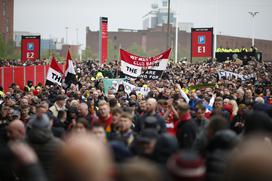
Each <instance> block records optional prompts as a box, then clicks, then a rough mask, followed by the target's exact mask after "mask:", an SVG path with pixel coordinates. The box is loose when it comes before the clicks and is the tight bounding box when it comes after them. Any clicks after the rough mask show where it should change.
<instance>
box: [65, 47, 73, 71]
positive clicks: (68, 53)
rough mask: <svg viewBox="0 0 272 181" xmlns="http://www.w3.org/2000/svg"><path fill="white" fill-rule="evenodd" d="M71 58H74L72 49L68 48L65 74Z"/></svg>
mask: <svg viewBox="0 0 272 181" xmlns="http://www.w3.org/2000/svg"><path fill="white" fill-rule="evenodd" d="M69 60H72V56H71V53H70V50H69V49H68V51H67V55H66V65H65V71H64V72H65V74H66V72H67V69H68V67H69Z"/></svg>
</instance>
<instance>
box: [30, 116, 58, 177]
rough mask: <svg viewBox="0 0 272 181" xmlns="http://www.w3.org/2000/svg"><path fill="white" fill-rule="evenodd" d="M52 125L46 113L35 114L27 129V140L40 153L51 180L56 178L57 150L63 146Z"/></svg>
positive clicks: (43, 165)
mask: <svg viewBox="0 0 272 181" xmlns="http://www.w3.org/2000/svg"><path fill="white" fill-rule="evenodd" d="M51 125H52V123H50V120H49V118H48V116H47V115H46V114H42V115H35V116H34V117H33V118H32V119H30V121H29V123H28V131H27V136H28V139H27V140H28V142H29V144H30V145H31V147H32V148H33V149H34V151H35V152H36V154H37V155H38V158H39V160H40V162H41V165H42V168H43V170H44V172H45V174H46V176H47V177H48V179H49V180H53V178H54V175H55V173H54V170H55V169H54V164H55V161H56V152H57V150H58V149H59V148H60V147H61V146H62V141H61V140H59V139H57V138H55V137H54V136H53V133H52V131H51Z"/></svg>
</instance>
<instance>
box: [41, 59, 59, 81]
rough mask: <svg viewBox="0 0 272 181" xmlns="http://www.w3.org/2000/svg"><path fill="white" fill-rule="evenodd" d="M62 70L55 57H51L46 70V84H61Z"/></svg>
mask: <svg viewBox="0 0 272 181" xmlns="http://www.w3.org/2000/svg"><path fill="white" fill-rule="evenodd" d="M62 77H63V72H62V70H61V68H60V67H59V65H58V63H57V61H56V59H55V57H52V60H51V64H50V67H49V69H48V71H47V78H46V83H45V84H46V85H52V84H58V85H61V84H62Z"/></svg>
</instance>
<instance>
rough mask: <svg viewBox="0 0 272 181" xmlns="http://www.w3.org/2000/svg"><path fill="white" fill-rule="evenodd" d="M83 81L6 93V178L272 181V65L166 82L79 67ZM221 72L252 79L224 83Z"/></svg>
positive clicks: (181, 69) (202, 71)
mask: <svg viewBox="0 0 272 181" xmlns="http://www.w3.org/2000/svg"><path fill="white" fill-rule="evenodd" d="M75 66H76V73H77V80H78V83H77V84H71V85H70V86H69V87H68V88H66V89H64V88H63V87H61V86H58V85H41V84H39V85H36V86H34V85H32V83H31V82H29V84H28V85H27V87H26V88H23V89H22V88H20V87H19V86H18V85H16V84H13V85H12V86H10V88H9V89H8V90H7V91H6V92H5V93H3V92H2V93H1V99H0V101H1V104H0V109H1V117H0V144H1V147H0V168H1V170H2V169H3V172H2V171H1V172H0V180H1V181H2V180H44V181H46V180H50V181H51V180H52V181H54V180H56V181H62V180H65V181H75V180H78V181H110V180H113V181H115V180H116V181H119V180H120V181H134V180H135V181H136V180H148V181H150V180H154V181H155V180H156V181H159V180H162V181H163V180H173V181H175V180H184V181H187V180H188V181H189V180H199V181H202V180H207V181H222V180H226V181H236V180H271V179H272V175H271V172H270V168H271V165H272V155H271V149H272V144H271V142H272V141H271V139H272V137H271V133H272V120H271V117H272V96H271V80H272V74H271V72H272V64H271V63H258V62H249V63H248V64H247V65H241V64H238V63H236V62H228V63H216V62H203V63H199V64H187V63H177V64H172V63H169V65H168V68H167V70H166V71H165V72H164V74H163V75H162V77H161V78H160V79H159V80H144V79H142V78H135V79H134V78H130V79H127V81H128V82H129V83H130V84H132V85H135V86H136V87H147V88H149V90H150V91H149V92H148V93H147V94H146V95H143V94H142V93H139V92H136V91H133V90H132V91H131V92H129V93H127V91H126V88H125V87H124V85H122V84H120V85H119V86H118V88H117V89H115V88H114V87H112V88H110V89H109V90H108V91H107V92H105V89H104V86H105V85H104V84H103V78H106V77H107V78H120V77H124V75H123V74H122V72H121V71H120V65H119V64H118V62H112V63H110V64H108V65H99V64H97V63H95V62H94V61H86V62H84V63H79V64H76V65H75ZM219 71H229V72H233V73H236V74H240V75H249V74H254V76H253V77H251V78H250V79H243V80H242V79H236V78H234V77H219V76H218V72H219Z"/></svg>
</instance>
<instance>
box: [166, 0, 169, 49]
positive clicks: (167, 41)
mask: <svg viewBox="0 0 272 181" xmlns="http://www.w3.org/2000/svg"><path fill="white" fill-rule="evenodd" d="M167 5H168V12H167V35H166V37H167V40H166V46H167V49H168V48H169V47H170V43H169V37H170V0H168V4H167Z"/></svg>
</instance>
